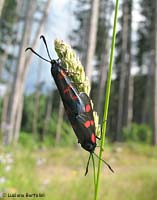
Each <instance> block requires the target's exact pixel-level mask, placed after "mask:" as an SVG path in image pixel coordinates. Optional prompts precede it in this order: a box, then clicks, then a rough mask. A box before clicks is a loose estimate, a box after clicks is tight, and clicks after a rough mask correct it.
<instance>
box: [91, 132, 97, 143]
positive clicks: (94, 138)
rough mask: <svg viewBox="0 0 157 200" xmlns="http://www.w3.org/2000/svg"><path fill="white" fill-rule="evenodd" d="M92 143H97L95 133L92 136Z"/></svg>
mask: <svg viewBox="0 0 157 200" xmlns="http://www.w3.org/2000/svg"><path fill="white" fill-rule="evenodd" d="M91 141H92V142H93V143H96V136H95V134H94V133H92V135H91Z"/></svg>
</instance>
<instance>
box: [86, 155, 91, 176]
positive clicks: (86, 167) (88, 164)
mask: <svg viewBox="0 0 157 200" xmlns="http://www.w3.org/2000/svg"><path fill="white" fill-rule="evenodd" d="M90 158H91V154H89V158H88V161H87V165H86V171H85V176H86V175H87V174H88V166H89V161H90Z"/></svg>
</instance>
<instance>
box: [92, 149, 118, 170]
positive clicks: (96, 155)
mask: <svg viewBox="0 0 157 200" xmlns="http://www.w3.org/2000/svg"><path fill="white" fill-rule="evenodd" d="M93 154H94V155H95V156H96V157H97V158H98V159H99V160H101V161H102V162H103V163H105V164H106V165H107V167H108V168H109V169H110V171H111V172H113V173H114V170H113V169H112V168H111V166H110V165H109V164H108V163H107V162H106V161H105V160H103V159H101V158H100V157H99V156H98V155H97V154H96V153H94V152H93Z"/></svg>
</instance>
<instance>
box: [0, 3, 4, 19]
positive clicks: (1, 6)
mask: <svg viewBox="0 0 157 200" xmlns="http://www.w3.org/2000/svg"><path fill="white" fill-rule="evenodd" d="M3 6H4V0H1V2H0V16H1V14H2V10H3Z"/></svg>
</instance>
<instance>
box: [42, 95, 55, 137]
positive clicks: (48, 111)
mask: <svg viewBox="0 0 157 200" xmlns="http://www.w3.org/2000/svg"><path fill="white" fill-rule="evenodd" d="M52 100H53V92H52V93H51V95H50V96H49V97H48V101H47V105H46V114H45V120H44V125H43V137H44V136H45V134H46V133H47V125H48V122H49V121H50V119H51V114H52Z"/></svg>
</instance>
